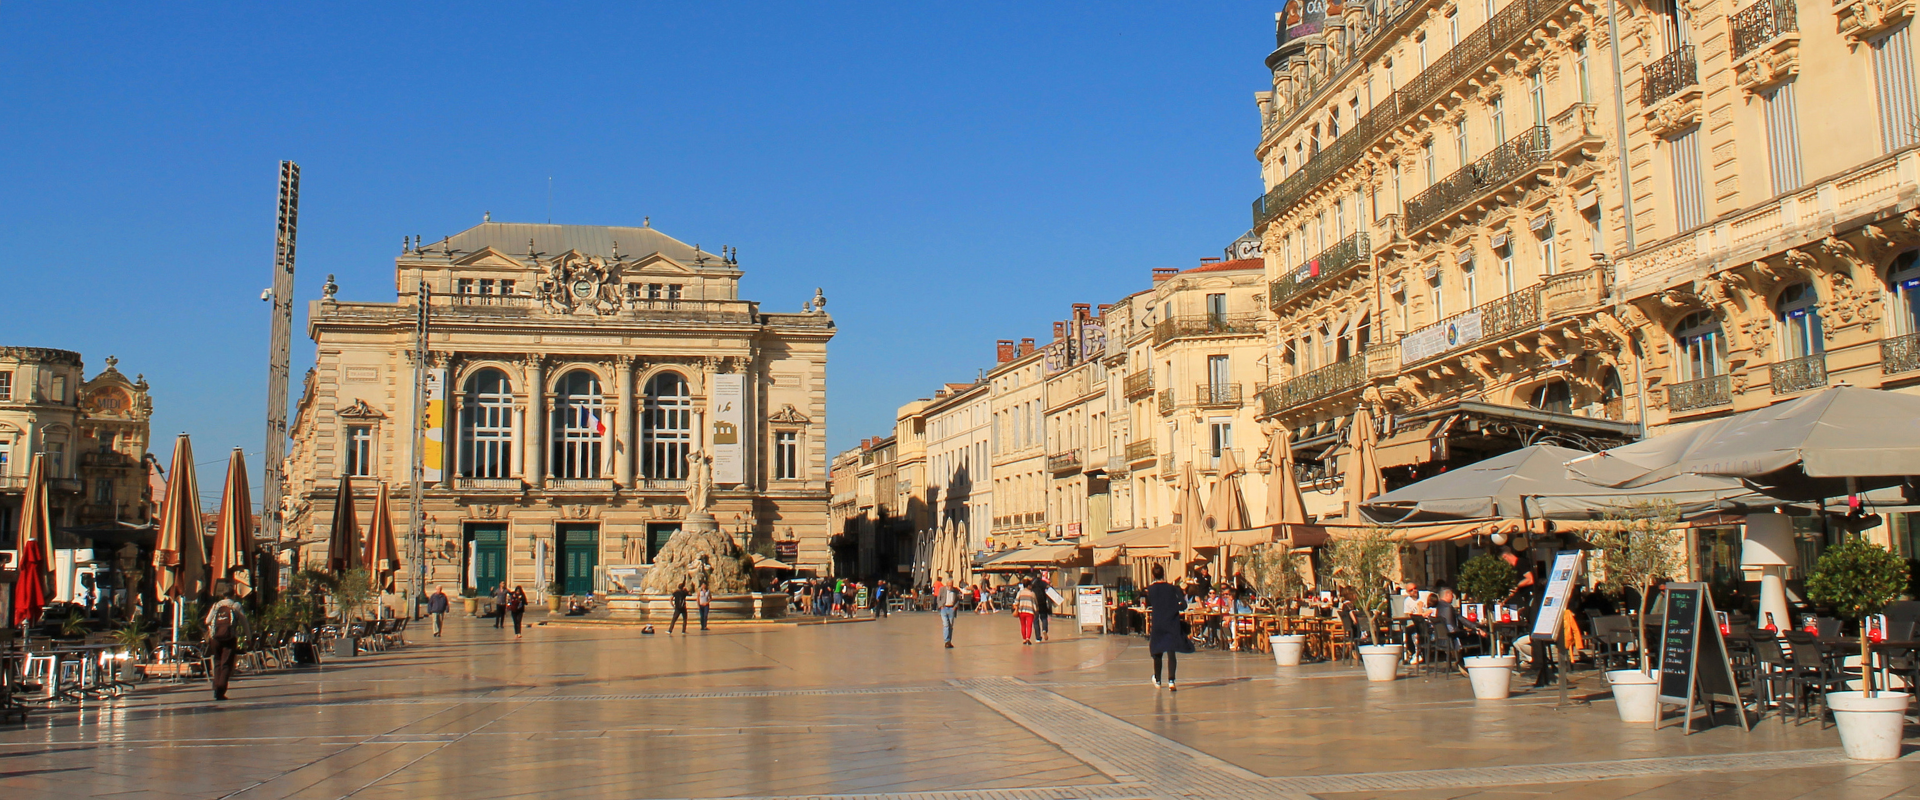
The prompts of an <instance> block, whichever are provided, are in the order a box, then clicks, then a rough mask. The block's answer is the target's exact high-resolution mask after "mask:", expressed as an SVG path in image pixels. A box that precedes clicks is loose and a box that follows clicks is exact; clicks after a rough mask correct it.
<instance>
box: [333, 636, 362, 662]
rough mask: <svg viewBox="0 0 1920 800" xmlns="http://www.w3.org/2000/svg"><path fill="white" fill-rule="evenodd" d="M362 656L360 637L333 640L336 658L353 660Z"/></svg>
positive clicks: (344, 637) (343, 637)
mask: <svg viewBox="0 0 1920 800" xmlns="http://www.w3.org/2000/svg"><path fill="white" fill-rule="evenodd" d="M359 654H360V637H358V636H342V637H340V638H338V639H335V640H333V657H334V658H352V657H354V656H357V655H359Z"/></svg>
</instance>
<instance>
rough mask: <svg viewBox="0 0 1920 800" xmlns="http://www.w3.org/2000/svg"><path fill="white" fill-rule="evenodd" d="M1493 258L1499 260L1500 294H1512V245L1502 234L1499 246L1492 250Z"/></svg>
mask: <svg viewBox="0 0 1920 800" xmlns="http://www.w3.org/2000/svg"><path fill="white" fill-rule="evenodd" d="M1493 254H1494V256H1495V257H1497V258H1499V259H1500V294H1501V295H1502V296H1506V295H1510V294H1513V290H1514V285H1513V283H1514V278H1513V243H1512V242H1511V241H1508V240H1506V238H1505V234H1502V237H1501V242H1500V246H1499V247H1496V248H1494V249H1493Z"/></svg>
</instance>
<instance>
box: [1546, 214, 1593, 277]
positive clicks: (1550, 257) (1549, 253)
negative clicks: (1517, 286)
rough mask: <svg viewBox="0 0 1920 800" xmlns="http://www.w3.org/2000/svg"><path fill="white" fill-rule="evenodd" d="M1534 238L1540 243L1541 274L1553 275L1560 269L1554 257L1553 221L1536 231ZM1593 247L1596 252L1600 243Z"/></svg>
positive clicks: (1547, 222) (1548, 221)
mask: <svg viewBox="0 0 1920 800" xmlns="http://www.w3.org/2000/svg"><path fill="white" fill-rule="evenodd" d="M1534 236H1535V237H1536V240H1537V241H1538V242H1539V245H1538V250H1537V252H1539V254H1540V274H1542V275H1552V274H1553V271H1554V270H1555V269H1558V268H1559V267H1558V264H1557V262H1558V260H1559V259H1557V258H1555V257H1554V252H1553V220H1551V219H1549V220H1547V221H1546V222H1545V224H1542V225H1541V226H1540V227H1539V228H1538V229H1536V230H1535V231H1534ZM1593 246H1594V249H1595V250H1598V249H1600V242H1599V241H1598V240H1596V241H1595V242H1594V243H1593Z"/></svg>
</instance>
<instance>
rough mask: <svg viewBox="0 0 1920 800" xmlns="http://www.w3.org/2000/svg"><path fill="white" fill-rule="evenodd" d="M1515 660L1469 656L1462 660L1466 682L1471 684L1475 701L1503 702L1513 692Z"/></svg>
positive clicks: (1502, 657) (1506, 657) (1501, 657)
mask: <svg viewBox="0 0 1920 800" xmlns="http://www.w3.org/2000/svg"><path fill="white" fill-rule="evenodd" d="M1516 660H1517V659H1515V658H1514V657H1513V656H1471V657H1469V658H1466V659H1463V661H1465V663H1466V665H1467V680H1469V681H1472V682H1473V697H1474V699H1475V700H1505V699H1507V694H1508V693H1509V692H1511V691H1512V690H1513V665H1514V663H1515V661H1516Z"/></svg>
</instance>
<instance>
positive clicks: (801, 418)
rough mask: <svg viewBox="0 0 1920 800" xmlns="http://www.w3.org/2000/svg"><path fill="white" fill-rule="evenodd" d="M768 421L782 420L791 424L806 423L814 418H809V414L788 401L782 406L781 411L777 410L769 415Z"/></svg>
mask: <svg viewBox="0 0 1920 800" xmlns="http://www.w3.org/2000/svg"><path fill="white" fill-rule="evenodd" d="M767 421H768V422H782V423H786V424H789V425H805V424H807V423H809V422H812V421H813V420H811V419H809V418H808V417H807V415H805V414H802V413H800V410H799V409H796V408H794V407H793V404H792V403H788V404H786V405H783V406H781V407H780V410H779V411H775V412H773V414H772V415H770V416H768V417H767Z"/></svg>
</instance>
